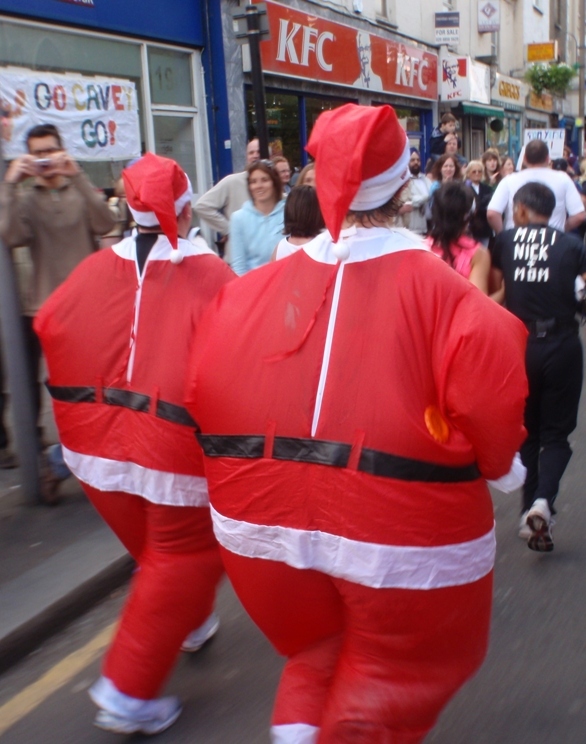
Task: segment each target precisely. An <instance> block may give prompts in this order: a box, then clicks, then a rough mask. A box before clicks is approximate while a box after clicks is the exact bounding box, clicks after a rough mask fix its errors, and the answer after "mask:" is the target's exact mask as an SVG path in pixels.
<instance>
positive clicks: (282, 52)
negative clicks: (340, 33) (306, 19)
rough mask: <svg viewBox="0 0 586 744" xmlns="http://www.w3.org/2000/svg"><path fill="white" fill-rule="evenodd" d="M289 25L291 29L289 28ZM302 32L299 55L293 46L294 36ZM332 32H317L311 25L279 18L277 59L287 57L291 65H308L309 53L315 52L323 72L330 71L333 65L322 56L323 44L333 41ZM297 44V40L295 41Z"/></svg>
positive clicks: (283, 60)
mask: <svg viewBox="0 0 586 744" xmlns="http://www.w3.org/2000/svg"><path fill="white" fill-rule="evenodd" d="M289 25H291V29H290V30H289ZM300 31H301V32H302V41H301V57H299V56H298V55H297V48H298V46H295V37H296V36H297V35H298V33H299V32H300ZM334 40H335V39H334V34H333V33H332V32H331V31H324V32H323V33H321V34H319V33H318V32H317V29H315V28H311V26H302V25H301V24H300V23H291V24H290V21H288V20H286V19H285V18H280V19H279V52H278V54H277V60H278V61H279V62H286V61H287V59H288V60H289V62H291V64H293V65H301V66H302V67H309V55H310V53H313V54H315V58H316V59H317V63H318V65H319V66H320V67H321V69H322V70H325V72H331V71H332V68H333V65H331V64H329V63H328V62H326V60H325V57H324V44H325V42H326V41H334ZM297 45H299V42H297Z"/></svg>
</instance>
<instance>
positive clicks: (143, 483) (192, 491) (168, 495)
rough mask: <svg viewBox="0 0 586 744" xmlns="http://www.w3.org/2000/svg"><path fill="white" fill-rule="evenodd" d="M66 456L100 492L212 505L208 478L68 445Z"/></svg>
mask: <svg viewBox="0 0 586 744" xmlns="http://www.w3.org/2000/svg"><path fill="white" fill-rule="evenodd" d="M63 459H64V460H65V462H66V463H67V466H68V467H69V469H70V470H71V472H72V473H73V474H74V475H75V476H76V477H77V478H79V480H80V481H82V482H83V483H87V484H88V486H92V488H97V489H98V490H99V491H122V492H123V493H131V494H135V495H136V496H142V497H143V498H144V499H146V500H147V501H150V502H152V503H153V504H167V505H168V506H208V504H209V497H208V484H207V481H206V479H205V478H202V477H200V476H197V475H178V474H177V473H167V472H165V471H163V470H152V469H151V468H144V467H142V465H137V464H136V463H133V462H121V461H119V460H109V459H107V458H105V457H95V456H94V455H82V454H81V453H79V452H74V451H73V450H70V449H67V447H63Z"/></svg>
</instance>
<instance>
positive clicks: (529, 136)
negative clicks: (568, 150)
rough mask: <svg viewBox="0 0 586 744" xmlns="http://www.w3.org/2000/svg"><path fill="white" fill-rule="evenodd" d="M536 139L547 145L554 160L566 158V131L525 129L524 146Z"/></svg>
mask: <svg viewBox="0 0 586 744" xmlns="http://www.w3.org/2000/svg"><path fill="white" fill-rule="evenodd" d="M534 139H541V140H543V141H544V142H545V143H546V145H547V146H548V147H549V157H550V158H551V159H552V160H556V159H557V158H563V157H564V144H565V142H566V130H565V129H525V130H524V139H523V144H524V145H526V144H527V143H529V142H531V140H534Z"/></svg>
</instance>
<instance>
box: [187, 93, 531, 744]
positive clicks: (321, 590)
mask: <svg viewBox="0 0 586 744" xmlns="http://www.w3.org/2000/svg"><path fill="white" fill-rule="evenodd" d="M347 108H349V107H343V109H347ZM352 108H353V109H358V108H361V107H352ZM386 108H388V110H390V111H391V112H392V109H390V107H386ZM343 109H342V112H343ZM338 111H340V109H338ZM371 111H372V109H371ZM377 111H378V109H377ZM332 113H333V112H332ZM368 116H370V114H369V115H368ZM385 116H386V114H385ZM329 123H330V122H329ZM382 123H383V124H384V125H388V116H386V119H383V122H382ZM392 123H393V122H392V121H391V124H392ZM318 124H319V121H318ZM316 127H317V125H316ZM364 128H367V127H366V125H365V126H364V127H363V129H364ZM374 130H375V132H376V127H375V128H374ZM322 131H323V130H322ZM330 131H331V127H330ZM332 135H333V136H334V137H335V132H334V133H332ZM369 136H370V137H371V138H372V136H373V129H372V128H371V129H370V135H369ZM382 136H383V139H384V134H383V135H382ZM403 137H404V136H403ZM344 146H345V147H348V144H347V143H346V142H345V144H344ZM349 151H352V149H351V148H350V150H349ZM407 156H408V150H407ZM319 166H320V152H318V153H317V157H316V167H317V168H318V169H319ZM320 178H321V176H319V175H318V179H317V181H318V184H319V183H320ZM322 183H323V181H322ZM391 193H393V192H391ZM318 196H320V202H321V201H322V196H321V194H319V192H318ZM325 216H326V223H327V221H328V220H327V214H326V215H325ZM338 227H339V223H338ZM340 256H342V259H343V260H339V259H340ZM525 335H526V334H525V330H524V328H523V327H522V325H521V324H520V323H518V322H517V321H516V320H515V319H514V318H511V316H510V314H509V313H507V312H506V311H504V310H503V309H502V308H500V307H499V306H497V305H496V304H495V303H493V302H491V301H489V300H488V298H486V297H485V296H484V295H482V294H481V293H480V292H479V291H478V290H477V289H476V288H475V287H473V286H471V285H470V284H469V283H468V282H467V281H465V280H464V279H462V277H459V276H458V275H457V274H456V273H455V272H453V271H451V270H450V269H449V267H447V266H446V265H444V264H442V263H441V262H439V261H437V259H436V257H435V256H433V255H432V254H430V253H429V252H428V250H426V247H425V245H424V244H423V243H421V242H419V241H418V240H417V238H416V236H414V235H412V234H410V233H408V232H407V231H402V230H392V229H388V228H387V227H372V228H365V227H358V228H354V227H353V228H350V229H348V230H346V231H343V232H342V239H341V241H340V243H337V244H336V243H334V242H333V240H332V237H331V235H330V234H329V233H324V234H323V235H321V236H318V237H317V238H316V239H315V240H313V241H312V242H310V243H308V244H307V245H305V246H304V247H303V248H302V249H301V250H300V251H298V252H297V253H295V254H294V255H293V256H291V257H289V258H287V259H285V260H283V261H279V262H277V263H273V264H270V265H268V266H265V267H262V268H261V269H258V270H256V271H254V272H250V274H248V275H247V276H245V277H243V278H241V279H240V280H239V281H238V282H237V283H234V284H231V285H229V286H227V287H225V288H224V289H223V290H222V291H221V292H220V293H219V295H218V297H217V298H216V300H215V301H214V304H213V312H212V311H210V313H209V315H208V316H207V317H206V319H204V321H203V323H202V326H201V327H200V333H199V341H200V343H199V344H198V346H197V348H194V355H193V360H192V370H191V372H190V375H191V378H192V383H191V389H190V393H189V397H190V400H189V402H188V409H189V410H190V412H191V413H192V415H194V416H195V417H196V418H197V421H198V425H199V426H200V430H201V431H200V435H199V436H200V441H201V443H202V446H203V449H204V454H205V466H206V475H207V477H208V483H209V488H210V500H211V505H212V517H213V522H214V529H215V533H216V536H217V538H218V540H219V542H220V545H221V546H222V555H223V559H224V565H225V567H226V570H227V572H228V575H229V577H230V579H231V581H232V583H233V586H234V588H235V590H236V592H237V593H238V595H239V597H240V599H241V600H242V602H243V604H244V606H245V607H246V609H247V611H248V612H249V613H250V615H251V616H252V618H253V620H254V621H255V622H256V623H257V624H258V625H259V627H260V628H261V629H262V630H263V631H264V633H265V634H266V635H267V636H268V638H269V639H270V640H271V642H272V643H273V644H274V646H275V647H276V648H277V650H278V651H279V652H280V653H282V654H285V655H286V656H287V657H288V658H289V660H288V662H287V664H286V666H285V669H284V672H283V676H282V680H281V684H280V687H279V691H278V694H277V700H276V704H275V710H274V715H273V729H272V734H273V741H274V742H291V743H293V742H295V743H296V744H302V743H306V742H307V743H309V742H320V744H325V743H327V744H334V743H335V744H340V742H348V743H352V744H356V742H362V741H364V742H368V743H369V744H383V743H386V742H392V744H415V742H421V741H422V740H423V738H424V737H425V735H426V733H427V732H428V731H429V730H430V728H431V727H432V726H433V725H434V723H435V721H436V718H437V716H438V714H439V712H440V711H441V709H442V708H443V706H444V705H445V704H446V702H447V701H448V700H449V699H450V697H451V696H452V695H453V694H454V692H455V691H456V690H457V689H458V688H459V687H460V686H461V685H462V684H463V682H464V681H465V680H466V679H467V678H469V677H470V675H471V674H472V673H473V672H474V671H475V670H476V669H477V668H478V667H479V665H480V664H481V662H482V660H483V658H484V655H485V653H486V647H487V642H488V631H489V619H490V608H491V593H492V569H493V563H494V555H495V539H494V523H493V512H492V505H491V500H490V495H489V492H488V488H487V486H486V482H485V479H486V478H497V477H499V476H501V475H503V474H504V473H506V472H507V471H508V470H509V467H510V465H511V461H512V458H513V455H514V453H515V451H516V450H517V448H518V447H519V444H520V442H521V440H522V437H523V433H524V432H523V427H522V415H523V406H524V399H525V395H526V379H525V373H524V364H523V354H524V343H525Z"/></svg>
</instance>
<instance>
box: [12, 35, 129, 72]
mask: <svg viewBox="0 0 586 744" xmlns="http://www.w3.org/2000/svg"><path fill="white" fill-rule="evenodd" d="M0 65H15V66H17V67H28V68H29V69H31V70H52V71H53V72H71V71H75V72H83V73H84V74H93V75H118V76H119V77H124V78H130V79H135V80H138V79H140V77H141V75H142V66H141V61H140V44H138V43H132V42H129V41H128V42H121V41H115V40H112V39H107V38H104V37H103V36H101V37H99V38H98V37H95V38H94V37H92V36H86V35H82V34H68V33H65V32H62V31H55V30H54V29H47V28H42V27H38V26H25V25H19V24H16V23H7V22H5V21H0Z"/></svg>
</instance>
